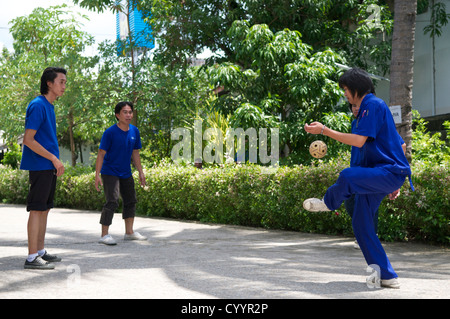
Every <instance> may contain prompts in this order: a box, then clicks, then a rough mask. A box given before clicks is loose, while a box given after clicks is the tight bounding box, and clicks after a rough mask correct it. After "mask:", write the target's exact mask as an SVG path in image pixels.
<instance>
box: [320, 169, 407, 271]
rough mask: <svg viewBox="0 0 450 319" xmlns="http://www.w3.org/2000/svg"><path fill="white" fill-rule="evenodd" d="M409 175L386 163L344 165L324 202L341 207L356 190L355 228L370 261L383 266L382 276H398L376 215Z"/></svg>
mask: <svg viewBox="0 0 450 319" xmlns="http://www.w3.org/2000/svg"><path fill="white" fill-rule="evenodd" d="M405 178H406V176H404V175H396V174H392V173H391V172H389V171H388V170H386V169H385V168H383V167H375V168H368V167H350V168H346V169H344V170H343V171H342V172H341V174H340V175H339V178H338V179H337V181H336V183H335V184H334V185H332V186H331V187H330V188H328V190H327V192H326V194H325V197H324V202H325V204H326V205H327V207H328V208H329V209H330V210H336V209H338V208H339V207H340V206H341V204H342V202H343V201H344V200H347V199H349V198H350V197H351V196H352V194H355V209H354V213H353V218H352V226H353V232H354V234H355V237H356V240H357V241H358V244H359V247H360V248H361V251H362V253H363V255H364V258H365V259H366V262H367V264H368V265H377V266H378V267H379V268H380V277H381V279H392V278H397V277H398V276H397V274H396V273H395V271H394V269H393V268H392V266H391V263H390V262H389V259H388V257H387V255H386V252H385V251H384V249H383V247H382V245H381V242H380V240H379V239H378V236H377V234H376V232H375V229H374V224H373V217H374V215H375V212H376V211H377V209H378V207H379V206H380V203H381V201H382V200H383V198H384V197H385V196H386V195H388V194H390V193H392V192H393V191H395V190H397V189H399V188H400V187H401V186H402V185H403V183H404V181H405Z"/></svg>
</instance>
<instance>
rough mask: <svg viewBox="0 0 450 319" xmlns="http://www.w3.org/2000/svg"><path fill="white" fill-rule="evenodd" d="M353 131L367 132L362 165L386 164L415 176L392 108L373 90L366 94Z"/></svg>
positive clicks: (361, 133) (361, 155)
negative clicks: (412, 173)
mask: <svg viewBox="0 0 450 319" xmlns="http://www.w3.org/2000/svg"><path fill="white" fill-rule="evenodd" d="M352 132H353V133H354V134H358V135H362V136H367V137H368V138H367V140H366V143H364V145H363V147H361V149H360V152H359V158H358V161H359V162H360V166H362V167H383V168H385V169H387V170H388V171H390V172H392V173H394V174H399V175H405V176H409V177H410V176H411V168H410V166H409V163H408V160H407V159H406V156H405V154H404V152H403V148H402V144H403V143H402V142H403V140H402V139H401V138H399V134H398V132H397V129H396V127H395V123H394V119H393V118H392V114H391V111H390V110H389V108H388V106H387V105H386V103H384V101H383V100H381V99H379V98H377V97H376V96H375V95H373V94H368V95H366V96H365V97H364V99H363V101H362V102H361V106H360V108H359V113H358V117H357V118H356V120H355V122H354V125H353V128H352Z"/></svg>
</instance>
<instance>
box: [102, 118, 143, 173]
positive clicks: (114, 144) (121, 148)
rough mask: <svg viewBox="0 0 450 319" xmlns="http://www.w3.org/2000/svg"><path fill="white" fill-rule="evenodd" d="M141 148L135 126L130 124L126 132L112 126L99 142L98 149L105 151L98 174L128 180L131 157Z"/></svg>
mask: <svg viewBox="0 0 450 319" xmlns="http://www.w3.org/2000/svg"><path fill="white" fill-rule="evenodd" d="M141 148H142V145H141V136H140V134H139V130H138V129H137V127H136V126H133V125H131V124H130V126H129V130H128V131H122V130H121V129H120V128H119V126H117V124H114V125H113V126H111V127H110V128H108V129H107V130H106V131H105V132H104V133H103V136H102V139H101V141H100V149H102V150H105V151H106V154H105V158H104V160H103V166H102V169H101V171H100V173H101V174H104V175H113V176H117V177H119V178H129V177H130V176H131V155H132V154H133V151H134V150H136V149H141Z"/></svg>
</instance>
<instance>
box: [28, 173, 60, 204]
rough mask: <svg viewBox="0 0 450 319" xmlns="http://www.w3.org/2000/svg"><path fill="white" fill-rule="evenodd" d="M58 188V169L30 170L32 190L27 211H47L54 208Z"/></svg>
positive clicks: (29, 194)
mask: <svg viewBox="0 0 450 319" xmlns="http://www.w3.org/2000/svg"><path fill="white" fill-rule="evenodd" d="M55 189H56V170H54V169H51V170H46V171H30V190H29V192H28V197H27V211H31V210H36V211H42V212H43V211H47V210H49V209H50V208H53V199H54V197H55Z"/></svg>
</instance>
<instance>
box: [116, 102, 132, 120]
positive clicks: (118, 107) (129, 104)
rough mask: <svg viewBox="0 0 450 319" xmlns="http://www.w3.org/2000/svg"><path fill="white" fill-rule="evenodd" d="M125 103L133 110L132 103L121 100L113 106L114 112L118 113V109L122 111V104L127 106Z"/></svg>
mask: <svg viewBox="0 0 450 319" xmlns="http://www.w3.org/2000/svg"><path fill="white" fill-rule="evenodd" d="M127 105H128V106H129V107H131V110H132V111H133V110H134V106H133V103H131V102H127V101H122V102H119V103H117V105H116V107H115V108H114V114H119V113H120V111H122V109H123V108H124V106H127ZM116 120H118V119H117V116H116Z"/></svg>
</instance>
